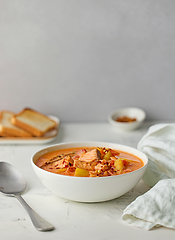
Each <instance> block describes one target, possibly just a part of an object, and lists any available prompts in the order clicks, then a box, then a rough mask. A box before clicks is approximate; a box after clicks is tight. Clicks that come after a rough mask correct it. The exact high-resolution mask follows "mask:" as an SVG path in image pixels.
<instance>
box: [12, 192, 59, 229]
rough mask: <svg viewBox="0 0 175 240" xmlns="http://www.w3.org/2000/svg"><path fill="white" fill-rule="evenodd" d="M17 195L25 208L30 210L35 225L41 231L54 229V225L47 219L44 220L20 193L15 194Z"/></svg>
mask: <svg viewBox="0 0 175 240" xmlns="http://www.w3.org/2000/svg"><path fill="white" fill-rule="evenodd" d="M15 197H16V198H17V199H18V200H19V202H20V203H21V204H22V205H23V207H24V208H25V210H26V211H27V212H28V214H29V216H30V218H31V220H32V222H33V225H34V226H35V227H36V229H37V230H39V231H51V230H53V229H54V227H53V226H52V225H51V224H50V223H48V222H47V221H46V220H44V219H43V218H42V217H40V216H39V215H38V214H37V213H36V212H35V211H34V210H33V209H32V208H31V207H30V206H29V205H28V204H27V203H26V202H25V201H24V199H23V198H22V197H21V195H19V194H15Z"/></svg>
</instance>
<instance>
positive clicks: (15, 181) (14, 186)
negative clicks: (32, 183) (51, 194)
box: [0, 162, 27, 195]
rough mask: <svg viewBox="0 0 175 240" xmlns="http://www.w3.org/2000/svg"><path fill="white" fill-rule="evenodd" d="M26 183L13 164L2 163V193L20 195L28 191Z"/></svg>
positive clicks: (0, 165) (0, 183)
mask: <svg viewBox="0 0 175 240" xmlns="http://www.w3.org/2000/svg"><path fill="white" fill-rule="evenodd" d="M26 186H27V184H26V181H25V179H24V178H23V176H22V175H21V173H20V172H18V171H17V169H16V168H14V167H13V166H12V165H11V164H9V163H6V162H0V191H1V192H2V193H4V194H10V195H14V194H20V193H22V192H23V191H24V190H25V189H26Z"/></svg>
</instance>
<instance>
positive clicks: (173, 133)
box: [138, 123, 175, 187]
mask: <svg viewBox="0 0 175 240" xmlns="http://www.w3.org/2000/svg"><path fill="white" fill-rule="evenodd" d="M138 149H139V150H140V151H142V152H144V153H145V154H146V155H147V157H148V159H149V161H148V167H147V170H146V172H145V174H144V176H143V180H144V181H145V182H146V183H147V184H148V185H149V186H151V187H152V186H154V185H155V184H156V183H157V182H158V181H159V180H161V179H167V178H175V124H174V123H173V124H156V125H153V126H151V127H150V128H149V129H148V132H147V133H146V134H145V135H144V136H143V137H142V139H141V140H140V142H139V143H138Z"/></svg>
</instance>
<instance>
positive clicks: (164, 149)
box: [122, 124, 175, 230]
mask: <svg viewBox="0 0 175 240" xmlns="http://www.w3.org/2000/svg"><path fill="white" fill-rule="evenodd" d="M138 149H139V150H140V151H142V152H144V153H145V154H146V155H147V157H148V159H149V161H148V167H147V170H146V172H145V174H144V176H143V180H144V181H145V182H146V183H147V184H148V185H149V186H151V187H152V186H154V187H152V188H151V190H149V191H148V192H147V193H145V194H143V195H142V196H139V197H138V198H137V199H136V200H135V201H134V202H132V203H131V204H130V205H129V206H128V207H127V208H126V209H125V210H124V212H123V215H122V219H123V220H124V221H126V222H128V223H129V224H131V225H133V226H136V227H140V228H144V229H147V230H150V229H152V228H153V227H155V226H156V227H157V226H165V227H169V228H175V124H156V125H153V126H151V127H150V128H149V129H148V132H147V133H146V134H145V135H144V136H143V138H142V139H141V140H140V142H139V143H138Z"/></svg>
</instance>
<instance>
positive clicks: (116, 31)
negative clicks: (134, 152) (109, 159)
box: [0, 0, 175, 121]
mask: <svg viewBox="0 0 175 240" xmlns="http://www.w3.org/2000/svg"><path fill="white" fill-rule="evenodd" d="M174 64H175V1H174V0H155V1H152V0H146V1H145V0H25V1H24V0H0V110H4V109H8V110H12V111H15V112H18V111H20V110H21V109H22V108H24V107H32V108H35V109H36V110H38V111H41V112H43V113H45V114H53V115H56V116H58V117H59V118H60V119H61V120H62V121H106V120H107V115H108V113H109V112H111V111H112V110H114V109H116V108H119V107H129V106H135V107H140V108H143V109H144V110H145V111H146V113H147V119H149V120H157V119H160V120H173V119H175V111H174V103H175V94H174V92H175V66H174Z"/></svg>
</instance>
